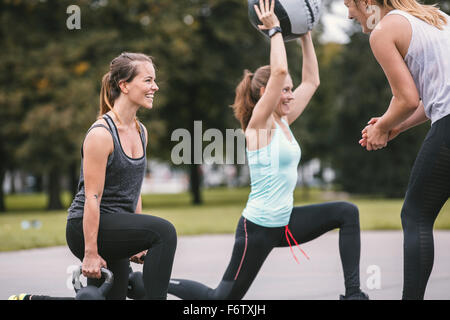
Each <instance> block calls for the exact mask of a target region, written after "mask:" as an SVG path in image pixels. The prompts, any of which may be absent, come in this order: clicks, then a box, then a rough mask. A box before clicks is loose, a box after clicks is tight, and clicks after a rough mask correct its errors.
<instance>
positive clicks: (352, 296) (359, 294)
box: [339, 291, 369, 300]
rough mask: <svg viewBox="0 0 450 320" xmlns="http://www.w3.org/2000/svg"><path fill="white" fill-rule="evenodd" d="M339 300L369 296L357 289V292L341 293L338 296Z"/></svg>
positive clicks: (364, 298) (361, 298)
mask: <svg viewBox="0 0 450 320" xmlns="http://www.w3.org/2000/svg"><path fill="white" fill-rule="evenodd" d="M339 300H369V296H368V295H367V294H366V293H364V292H362V291H359V292H358V293H354V294H352V295H349V296H344V295H342V294H341V295H340V296H339Z"/></svg>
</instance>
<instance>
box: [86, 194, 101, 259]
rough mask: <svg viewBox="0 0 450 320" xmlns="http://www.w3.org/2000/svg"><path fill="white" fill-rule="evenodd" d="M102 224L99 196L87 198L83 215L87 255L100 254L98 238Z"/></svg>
mask: <svg viewBox="0 0 450 320" xmlns="http://www.w3.org/2000/svg"><path fill="white" fill-rule="evenodd" d="M99 223H100V199H99V198H98V196H96V195H94V196H89V197H86V199H85V203H84V215H83V233H84V244H85V245H84V252H85V255H89V254H94V255H95V254H98V247H97V237H98V227H99Z"/></svg>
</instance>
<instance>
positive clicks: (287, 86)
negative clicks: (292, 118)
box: [275, 75, 294, 117]
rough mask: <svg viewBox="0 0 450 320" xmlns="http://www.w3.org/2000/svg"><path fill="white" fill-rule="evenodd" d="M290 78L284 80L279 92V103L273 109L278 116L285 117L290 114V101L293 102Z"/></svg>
mask: <svg viewBox="0 0 450 320" xmlns="http://www.w3.org/2000/svg"><path fill="white" fill-rule="evenodd" d="M292 88H293V84H292V78H291V76H290V75H288V76H287V77H286V80H284V86H283V89H282V91H281V96H280V101H279V102H278V105H277V107H276V109H275V112H276V113H277V114H278V115H279V116H280V117H283V116H286V115H288V114H289V113H290V112H291V103H290V102H291V101H292V100H294V95H293V93H292Z"/></svg>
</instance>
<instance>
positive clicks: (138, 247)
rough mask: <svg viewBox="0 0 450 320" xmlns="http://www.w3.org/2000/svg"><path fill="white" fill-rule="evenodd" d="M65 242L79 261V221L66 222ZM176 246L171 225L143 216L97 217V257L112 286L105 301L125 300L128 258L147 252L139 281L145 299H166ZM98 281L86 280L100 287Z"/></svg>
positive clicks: (81, 242)
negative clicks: (108, 272)
mask: <svg viewBox="0 0 450 320" xmlns="http://www.w3.org/2000/svg"><path fill="white" fill-rule="evenodd" d="M66 239H67V244H68V245H69V248H70V250H71V251H72V253H73V254H74V255H75V256H76V257H78V258H79V259H80V260H81V261H83V257H84V236H83V219H82V218H79V219H71V220H68V221H67V228H66ZM176 245H177V235H176V231H175V228H174V227H173V225H172V224H171V223H170V222H168V221H166V220H164V219H161V218H158V217H155V216H150V215H147V214H135V213H122V214H101V215H100V224H99V231H98V240H97V246H98V253H99V255H100V256H101V257H102V258H103V259H104V260H105V261H106V264H107V268H108V269H109V270H111V272H112V273H113V274H114V285H113V287H112V289H111V291H110V292H109V293H108V295H107V296H106V298H107V299H114V300H122V299H126V294H127V288H128V274H129V258H130V257H131V256H133V255H135V254H137V253H139V252H142V251H144V250H147V249H149V250H148V253H147V255H146V257H145V260H144V266H143V278H144V287H145V291H146V299H166V298H167V287H168V283H169V279H170V274H171V272H172V264H173V259H174V255H175V250H176ZM100 281H101V280H98V279H88V284H92V285H97V286H98V285H100V283H101V282H100Z"/></svg>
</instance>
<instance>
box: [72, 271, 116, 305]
mask: <svg viewBox="0 0 450 320" xmlns="http://www.w3.org/2000/svg"><path fill="white" fill-rule="evenodd" d="M100 271H101V273H102V275H103V276H104V277H105V282H103V284H102V285H101V286H100V287H99V288H97V287H96V286H92V285H87V286H86V287H83V285H82V284H81V281H80V275H81V274H82V271H81V266H80V267H79V268H78V269H76V270H74V272H73V274H72V284H73V288H74V289H75V292H76V293H77V294H76V296H75V300H105V299H106V295H107V294H108V292H109V290H111V288H112V285H113V282H114V276H113V273H112V272H111V271H109V270H108V269H106V268H101V269H100Z"/></svg>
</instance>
